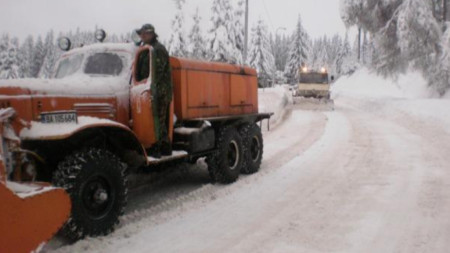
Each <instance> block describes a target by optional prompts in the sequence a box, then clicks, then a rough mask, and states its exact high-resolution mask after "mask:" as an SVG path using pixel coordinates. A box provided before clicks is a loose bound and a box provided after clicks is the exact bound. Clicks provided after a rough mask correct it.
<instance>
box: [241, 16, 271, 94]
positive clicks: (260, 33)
mask: <svg viewBox="0 0 450 253" xmlns="http://www.w3.org/2000/svg"><path fill="white" fill-rule="evenodd" d="M268 34H269V33H268V29H267V26H266V25H265V24H264V21H262V20H261V19H260V20H259V21H258V23H257V24H256V26H254V27H253V28H252V36H251V43H250V45H251V48H250V53H249V58H248V63H249V65H250V66H251V67H253V68H255V69H256V71H257V72H258V78H259V81H260V83H261V84H262V85H263V87H267V84H268V83H269V82H270V81H271V80H272V77H273V75H274V74H275V58H274V57H273V54H272V50H271V45H270V41H269V38H268V36H267V35H268Z"/></svg>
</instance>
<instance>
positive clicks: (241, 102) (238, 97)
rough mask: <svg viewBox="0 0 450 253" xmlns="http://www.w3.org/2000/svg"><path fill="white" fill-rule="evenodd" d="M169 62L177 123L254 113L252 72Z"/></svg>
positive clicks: (208, 64) (183, 61) (255, 88)
mask: <svg viewBox="0 0 450 253" xmlns="http://www.w3.org/2000/svg"><path fill="white" fill-rule="evenodd" d="M170 62H171V65H172V77H173V82H174V105H175V115H176V116H177V118H178V119H179V120H191V119H197V118H208V117H220V116H233V115H245V114H255V113H258V79H257V74H256V71H255V70H254V69H251V68H248V67H243V66H238V65H231V64H224V63H211V62H201V61H195V60H188V59H183V58H174V57H172V58H171V59H170Z"/></svg>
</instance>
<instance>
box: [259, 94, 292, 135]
mask: <svg viewBox="0 0 450 253" xmlns="http://www.w3.org/2000/svg"><path fill="white" fill-rule="evenodd" d="M258 96H259V97H258V98H259V112H273V113H274V115H273V117H272V118H271V119H270V123H271V124H272V125H274V126H276V125H277V124H279V123H280V122H281V121H282V120H283V118H284V116H285V114H286V108H287V106H288V105H289V103H292V96H291V93H290V92H289V90H288V88H286V87H285V86H283V85H280V86H277V87H275V88H265V89H259V90H258Z"/></svg>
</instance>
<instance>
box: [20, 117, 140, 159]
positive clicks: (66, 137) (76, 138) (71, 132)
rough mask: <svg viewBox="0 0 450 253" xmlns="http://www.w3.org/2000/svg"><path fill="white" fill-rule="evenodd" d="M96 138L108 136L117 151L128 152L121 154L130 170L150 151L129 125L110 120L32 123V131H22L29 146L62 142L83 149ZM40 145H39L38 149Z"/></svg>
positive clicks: (87, 119)
mask: <svg viewBox="0 0 450 253" xmlns="http://www.w3.org/2000/svg"><path fill="white" fill-rule="evenodd" d="M95 137H104V138H107V139H108V142H109V143H110V144H111V145H113V146H114V147H115V148H117V149H123V150H124V151H131V153H133V154H130V152H123V153H122V152H121V153H120V154H118V155H119V156H120V157H121V158H122V160H123V161H124V162H126V163H127V164H128V165H129V167H137V166H140V165H141V163H145V161H146V151H145V149H144V147H143V146H142V145H141V143H140V142H139V140H138V138H137V136H136V135H135V134H134V133H133V131H131V129H130V128H128V127H127V126H125V125H123V124H120V123H117V122H114V121H111V120H106V119H98V118H92V117H78V123H76V124H75V123H73V124H65V125H64V126H61V124H55V125H53V126H52V125H50V124H44V123H40V122H32V123H31V127H30V128H24V129H22V131H21V132H20V138H21V139H22V140H23V141H24V142H26V143H30V144H31V143H42V142H47V143H55V145H57V143H61V142H64V141H68V142H70V143H76V146H79V147H81V146H82V145H83V143H82V142H84V141H89V140H90V139H92V138H95ZM38 145H39V144H37V146H38Z"/></svg>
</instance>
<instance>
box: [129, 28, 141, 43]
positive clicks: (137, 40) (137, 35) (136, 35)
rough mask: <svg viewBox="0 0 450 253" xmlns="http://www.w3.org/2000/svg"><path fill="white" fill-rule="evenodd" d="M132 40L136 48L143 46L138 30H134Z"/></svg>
mask: <svg viewBox="0 0 450 253" xmlns="http://www.w3.org/2000/svg"><path fill="white" fill-rule="evenodd" d="M131 40H132V41H133V42H134V44H135V45H136V46H140V45H141V44H142V40H141V37H140V36H139V34H138V33H137V31H136V30H133V31H132V32H131Z"/></svg>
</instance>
